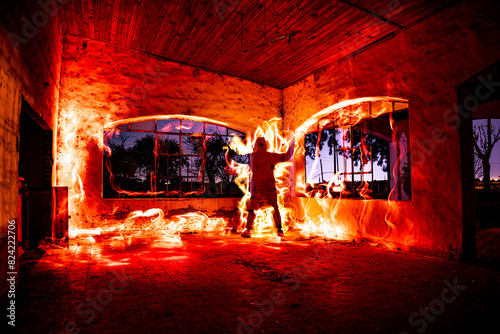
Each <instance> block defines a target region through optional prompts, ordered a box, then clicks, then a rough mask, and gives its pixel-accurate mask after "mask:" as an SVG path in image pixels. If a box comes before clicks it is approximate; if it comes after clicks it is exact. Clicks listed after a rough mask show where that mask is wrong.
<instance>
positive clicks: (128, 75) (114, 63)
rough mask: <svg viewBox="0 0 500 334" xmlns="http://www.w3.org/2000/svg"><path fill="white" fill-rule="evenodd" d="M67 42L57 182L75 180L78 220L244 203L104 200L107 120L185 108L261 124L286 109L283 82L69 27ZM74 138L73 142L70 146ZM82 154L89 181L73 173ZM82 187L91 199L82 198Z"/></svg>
mask: <svg viewBox="0 0 500 334" xmlns="http://www.w3.org/2000/svg"><path fill="white" fill-rule="evenodd" d="M64 44H65V48H64V59H63V64H62V79H61V87H62V88H61V90H62V92H61V101H60V113H59V119H58V121H59V129H60V131H59V133H58V157H57V158H58V160H57V184H58V185H68V186H70V198H73V200H72V202H73V203H74V204H75V207H74V208H73V210H72V212H70V215H71V223H72V224H76V225H74V226H78V227H89V226H96V224H98V221H99V216H100V215H109V214H110V213H111V212H114V211H125V212H128V211H131V210H145V209H150V208H161V209H163V210H164V211H165V213H167V214H169V213H170V212H171V211H174V212H182V211H197V210H200V211H203V212H205V213H207V214H208V215H211V214H213V213H215V212H216V211H218V210H223V211H224V210H227V211H229V210H233V209H235V208H236V206H237V202H238V200H239V198H231V199H228V198H225V199H193V198H190V199H161V200H154V199H152V200H143V199H127V200H111V199H106V200H103V199H102V196H101V189H102V139H103V128H104V125H105V124H106V123H109V122H113V121H118V120H122V119H128V118H134V117H138V116H153V115H174V114H180V115H192V116H200V117H206V118H208V119H213V120H216V121H221V122H226V123H228V126H229V127H232V128H234V129H236V130H240V131H244V132H246V131H254V130H255V129H254V125H253V124H252V123H250V122H249V119H251V118H257V119H261V120H268V119H270V118H273V117H276V116H281V111H282V96H281V90H279V89H275V88H271V87H267V86H263V85H260V84H256V83H253V82H249V81H246V80H243V79H238V78H233V77H228V76H223V75H218V74H215V73H211V72H208V71H205V70H203V69H199V68H194V67H191V66H187V65H182V64H178V63H174V62H171V61H166V60H164V59H161V58H158V57H154V56H150V55H147V54H144V53H140V52H135V51H131V50H127V49H123V48H119V47H115V46H111V45H109V44H105V43H100V42H95V41H91V40H86V39H83V38H81V37H75V36H71V35H67V36H66V37H65V41H64ZM73 135H74V137H72V136H73ZM67 140H70V141H71V143H70V144H67V145H66V146H67V149H65V148H64V146H65V141H67ZM68 152H69V153H68ZM68 154H69V156H67V155H68ZM75 160H79V161H80V162H83V163H80V164H79V165H78V167H77V168H76V172H77V174H78V176H79V177H80V178H81V180H82V184H83V188H82V189H80V187H79V185H78V182H77V181H75V179H73V178H72V176H71V174H72V173H73V172H75V169H74V168H75ZM81 190H83V191H84V193H85V195H84V197H82V199H83V201H80V199H79V198H78V195H79V194H81ZM72 196H73V197H72ZM70 207H71V206H70Z"/></svg>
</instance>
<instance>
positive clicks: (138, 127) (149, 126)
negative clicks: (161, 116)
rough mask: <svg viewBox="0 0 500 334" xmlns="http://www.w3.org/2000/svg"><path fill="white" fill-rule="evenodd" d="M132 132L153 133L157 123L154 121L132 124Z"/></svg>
mask: <svg viewBox="0 0 500 334" xmlns="http://www.w3.org/2000/svg"><path fill="white" fill-rule="evenodd" d="M130 130H134V131H151V132H153V131H154V130H155V121H154V119H152V120H148V121H143V122H135V123H130Z"/></svg>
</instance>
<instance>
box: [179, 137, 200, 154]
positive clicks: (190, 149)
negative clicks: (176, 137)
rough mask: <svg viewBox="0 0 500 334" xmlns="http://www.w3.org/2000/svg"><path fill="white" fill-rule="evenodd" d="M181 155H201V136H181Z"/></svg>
mask: <svg viewBox="0 0 500 334" xmlns="http://www.w3.org/2000/svg"><path fill="white" fill-rule="evenodd" d="M181 137H182V154H183V155H202V154H203V137H202V136H181Z"/></svg>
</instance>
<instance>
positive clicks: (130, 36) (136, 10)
mask: <svg viewBox="0 0 500 334" xmlns="http://www.w3.org/2000/svg"><path fill="white" fill-rule="evenodd" d="M130 1H132V0H130ZM132 3H134V6H133V7H132V15H131V18H130V24H129V26H128V29H127V38H126V40H125V44H124V45H123V46H124V47H127V48H132V41H133V40H134V38H135V29H136V25H137V22H138V20H139V14H140V12H141V8H142V7H143V6H144V3H143V2H142V1H141V2H135V1H132Z"/></svg>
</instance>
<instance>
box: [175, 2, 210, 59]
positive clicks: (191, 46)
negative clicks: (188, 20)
mask: <svg viewBox="0 0 500 334" xmlns="http://www.w3.org/2000/svg"><path fill="white" fill-rule="evenodd" d="M199 6H200V9H199V11H198V12H197V13H196V14H195V17H196V18H197V21H193V26H192V27H191V28H190V29H189V34H188V35H187V36H186V37H184V40H188V41H189V43H184V46H183V47H182V49H181V50H179V52H178V54H179V55H180V56H176V55H175V54H174V57H177V58H178V59H179V60H180V61H181V62H187V61H189V60H190V59H191V56H192V55H195V54H196V55H198V57H200V58H201V57H203V50H204V49H205V48H204V47H202V46H203V45H204V44H205V43H204V42H205V40H206V39H207V36H206V35H205V33H204V32H206V31H207V24H206V22H207V21H208V20H210V18H213V17H214V16H215V15H216V14H215V13H214V11H215V7H214V6H213V4H212V3H208V4H207V5H204V6H203V7H202V8H201V5H199ZM196 26H198V28H196Z"/></svg>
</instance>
